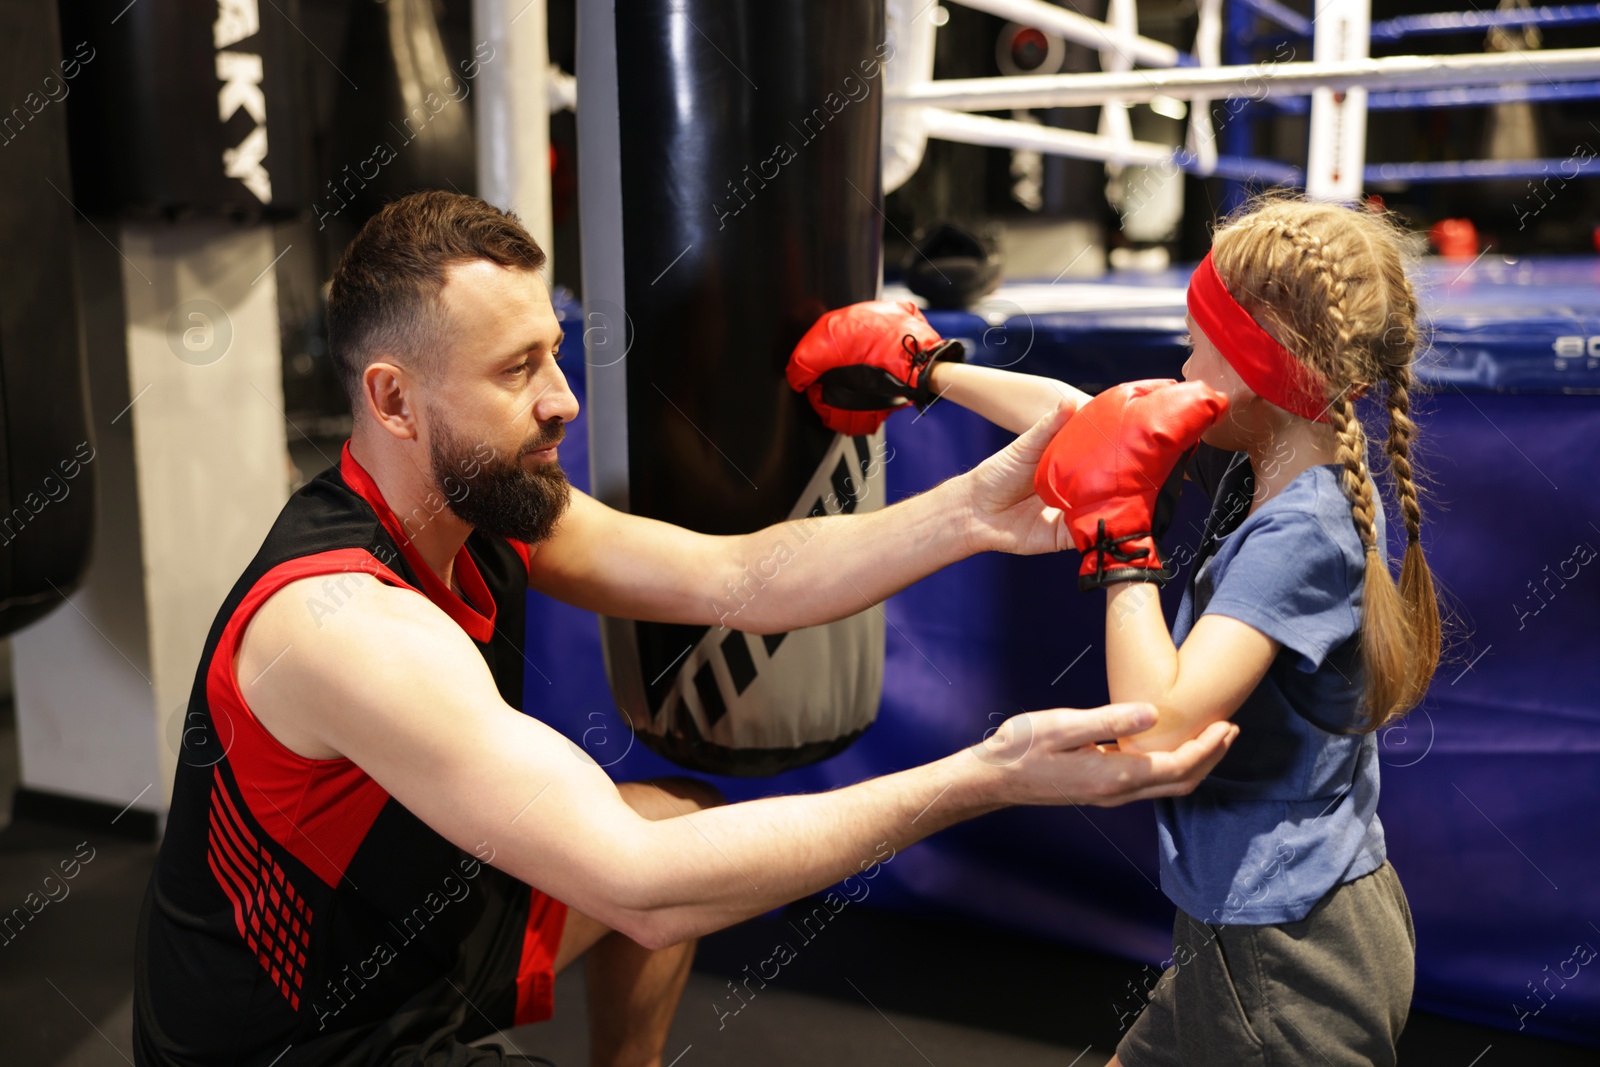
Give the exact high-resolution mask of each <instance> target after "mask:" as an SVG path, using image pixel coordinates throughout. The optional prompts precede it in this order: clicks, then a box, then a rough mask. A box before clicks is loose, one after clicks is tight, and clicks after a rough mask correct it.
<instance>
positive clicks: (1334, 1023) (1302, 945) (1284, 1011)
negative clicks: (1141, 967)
mask: <svg viewBox="0 0 1600 1067" xmlns="http://www.w3.org/2000/svg"><path fill="white" fill-rule="evenodd" d="M1172 940H1173V960H1174V961H1175V962H1174V965H1173V966H1171V967H1169V968H1167V970H1166V972H1165V973H1163V974H1162V975H1161V978H1160V980H1159V981H1158V982H1157V983H1156V985H1155V988H1154V989H1153V990H1152V992H1151V995H1150V1001H1149V1003H1148V1004H1147V1005H1146V1007H1145V1009H1144V1011H1143V1012H1141V1013H1140V1014H1139V1017H1138V1019H1136V1020H1135V1021H1134V1023H1133V1025H1132V1026H1131V1027H1130V1028H1129V1030H1128V1033H1127V1035H1126V1036H1125V1037H1123V1039H1122V1043H1121V1044H1120V1045H1118V1046H1117V1058H1118V1059H1120V1060H1121V1061H1122V1063H1123V1064H1124V1065H1125V1067H1205V1065H1210V1064H1217V1065H1219V1067H1304V1065H1313V1067H1347V1065H1348V1067H1372V1065H1378V1067H1384V1065H1390V1064H1393V1063H1394V1062H1395V1042H1396V1041H1397V1040H1398V1039H1399V1037H1400V1031H1401V1030H1402V1029H1403V1028H1404V1027H1405V1024H1406V1015H1407V1013H1408V1012H1409V1011H1410V1008H1411V985H1412V978H1413V972H1414V962H1415V955H1416V947H1417V938H1416V933H1415V932H1414V931H1413V929H1412V926H1411V909H1410V907H1409V906H1407V904H1406V896H1405V892H1404V891H1403V890H1402V889H1401V888H1400V879H1399V877H1398V876H1397V875H1396V874H1395V871H1394V868H1393V867H1392V866H1390V865H1389V864H1388V863H1387V862H1386V863H1384V865H1383V866H1382V867H1379V868H1378V869H1377V870H1375V871H1373V872H1372V873H1371V874H1368V875H1365V876H1363V877H1361V878H1357V879H1356V880H1355V881H1353V882H1347V883H1345V884H1344V885H1341V886H1336V887H1334V888H1333V889H1331V890H1329V891H1328V894H1327V895H1326V896H1324V897H1323V898H1322V899H1321V900H1319V901H1317V904H1316V907H1314V908H1312V909H1311V912H1310V914H1308V915H1307V916H1306V917H1305V918H1304V919H1301V920H1300V921H1299V922H1292V923H1281V924H1278V925H1275V926H1210V925H1208V924H1206V923H1203V922H1201V921H1200V920H1198V919H1196V918H1194V917H1192V916H1190V915H1187V914H1185V913H1184V912H1183V911H1182V910H1179V912H1178V916H1177V920H1176V922H1175V923H1174V924H1173V932H1172Z"/></svg>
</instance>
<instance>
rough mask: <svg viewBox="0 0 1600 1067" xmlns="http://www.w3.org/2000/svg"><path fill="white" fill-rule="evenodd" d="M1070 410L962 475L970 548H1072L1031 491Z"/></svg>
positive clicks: (1057, 515)
mask: <svg viewBox="0 0 1600 1067" xmlns="http://www.w3.org/2000/svg"><path fill="white" fill-rule="evenodd" d="M1072 412H1073V406H1072V404H1071V403H1070V402H1068V401H1062V403H1061V404H1060V405H1059V406H1057V408H1056V410H1055V411H1053V412H1051V413H1050V414H1048V415H1046V416H1045V417H1044V418H1042V419H1040V420H1039V421H1038V422H1036V423H1034V424H1033V428H1032V429H1030V430H1028V431H1027V432H1026V433H1024V434H1022V436H1020V437H1018V438H1017V439H1016V440H1015V441H1013V442H1011V444H1009V445H1007V446H1006V447H1005V448H1003V449H1001V450H1000V451H999V452H996V453H995V454H994V455H992V456H990V457H989V458H988V459H986V460H984V461H983V462H982V463H980V464H979V465H978V466H976V467H974V468H973V469H972V470H971V471H970V472H968V473H967V474H964V475H962V476H961V478H962V481H963V483H964V486H965V488H966V491H967V494H968V505H969V507H970V522H971V532H970V537H971V548H972V551H973V552H1015V553H1017V554H1019V555H1025V556H1027V555H1034V554H1037V553H1040V552H1059V551H1061V550H1062V549H1065V548H1071V547H1072V535H1071V533H1070V532H1069V531H1068V530H1067V528H1066V527H1065V526H1064V525H1062V522H1061V512H1060V511H1059V510H1057V509H1056V508H1052V507H1050V506H1049V505H1047V504H1045V502H1044V501H1042V500H1040V499H1039V496H1038V494H1037V493H1036V492H1035V491H1034V473H1035V471H1036V469H1037V468H1038V466H1039V461H1040V460H1041V459H1042V458H1043V457H1044V453H1045V449H1046V448H1048V447H1049V445H1050V441H1051V440H1052V439H1053V438H1054V437H1055V435H1056V433H1057V432H1058V431H1060V429H1061V428H1062V427H1063V426H1064V425H1066V422H1067V420H1068V419H1069V418H1071V417H1072ZM1108 736H1111V735H1108Z"/></svg>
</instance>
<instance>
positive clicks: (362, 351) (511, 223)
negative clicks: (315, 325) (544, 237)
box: [328, 190, 545, 408]
mask: <svg viewBox="0 0 1600 1067" xmlns="http://www.w3.org/2000/svg"><path fill="white" fill-rule="evenodd" d="M474 259H487V260H490V261H492V262H494V263H498V264H499V265H500V266H502V267H512V268H515V269H518V270H538V269H539V268H540V267H542V266H544V260H545V256H544V250H543V249H541V248H540V247H539V245H538V244H537V243H536V242H535V241H534V239H533V238H532V237H530V236H528V231H527V230H525V229H523V228H522V223H521V221H520V220H518V218H517V216H516V215H514V214H512V213H511V212H509V211H501V210H500V209H499V208H497V207H494V206H493V205H491V204H487V203H485V202H484V201H482V200H479V199H478V198H477V197H475V196H463V195H461V194H460V193H447V192H443V191H440V190H433V191H429V192H423V193H412V194H411V195H410V196H406V197H402V198H401V199H399V200H396V201H394V202H393V203H391V204H387V205H385V206H384V208H383V210H382V211H379V212H378V213H377V214H376V215H374V216H373V217H372V218H370V219H368V220H367V223H366V225H365V226H362V227H361V232H359V233H357V234H356V236H355V240H353V241H351V242H350V245H349V247H348V248H346V249H345V250H344V255H343V256H341V257H340V259H339V266H338V268H337V269H336V270H335V271H334V272H333V282H332V284H331V285H330V286H329V289H328V350H329V352H330V353H331V354H332V356H333V364H334V368H335V369H336V370H337V371H338V374H339V381H340V383H341V384H342V385H343V386H344V390H345V393H346V394H348V395H349V397H350V403H351V406H352V408H358V407H359V406H360V404H359V398H360V395H361V375H362V372H363V371H365V370H366V368H367V364H369V363H371V362H372V361H373V359H374V358H376V357H377V355H378V354H379V353H387V354H392V355H393V356H395V357H396V359H397V362H402V363H404V364H405V365H407V366H409V367H411V368H412V369H414V370H416V371H417V372H418V373H420V374H423V375H427V374H429V373H430V372H432V371H434V370H436V369H437V365H436V364H433V363H431V362H430V360H431V359H432V357H433V356H434V355H435V354H436V353H437V350H438V349H439V348H440V347H441V345H442V343H443V341H444V333H445V331H444V318H443V311H442V309H441V308H440V306H439V291H440V290H441V289H443V288H444V282H445V269H446V268H447V267H449V266H451V265H452V264H455V263H462V262H467V261H470V260H474Z"/></svg>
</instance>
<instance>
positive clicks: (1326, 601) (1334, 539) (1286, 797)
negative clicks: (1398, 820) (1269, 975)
mask: <svg viewBox="0 0 1600 1067" xmlns="http://www.w3.org/2000/svg"><path fill="white" fill-rule="evenodd" d="M1190 477H1191V478H1192V479H1193V480H1194V481H1195V482H1196V483H1197V484H1199V485H1200V486H1201V488H1203V489H1205V490H1206V492H1207V493H1208V494H1209V495H1210V496H1211V498H1212V510H1211V516H1210V518H1209V519H1208V520H1207V522H1206V529H1205V532H1204V535H1203V536H1202V539H1201V544H1200V551H1199V553H1198V555H1197V557H1196V559H1195V562H1194V564H1192V566H1194V568H1195V569H1194V570H1193V572H1192V574H1191V576H1190V579H1189V584H1188V587H1187V588H1186V589H1185V590H1184V595H1183V601H1182V603H1181V604H1180V606H1179V608H1178V615H1177V619H1176V620H1175V621H1174V623H1173V627H1172V639H1173V642H1174V643H1175V644H1179V645H1181V644H1182V643H1183V640H1184V638H1185V637H1187V636H1188V634H1189V632H1190V630H1192V629H1193V628H1194V624H1195V621H1196V620H1197V619H1199V617H1200V616H1202V615H1225V616H1227V617H1229V618H1232V619H1237V620H1239V621H1240V622H1243V623H1245V624H1246V625H1249V626H1252V627H1254V628H1255V629H1257V630H1259V631H1261V632H1262V633H1264V634H1266V635H1267V636H1268V637H1271V638H1273V639H1274V640H1276V641H1277V642H1279V643H1280V644H1281V645H1282V646H1283V647H1282V648H1281V649H1280V650H1279V652H1278V655H1277V658H1276V659H1274V660H1273V662H1272V666H1271V667H1270V668H1268V670H1267V673H1266V676H1265V677H1264V678H1262V680H1261V684H1260V685H1258V686H1256V688H1255V690H1254V691H1253V692H1252V693H1251V694H1250V695H1249V696H1248V697H1246V698H1245V701H1244V703H1243V704H1242V705H1240V707H1239V710H1238V711H1237V712H1236V713H1235V714H1234V715H1233V721H1234V722H1236V723H1238V724H1239V736H1238V738H1237V740H1235V741H1234V743H1233V747H1232V748H1231V749H1230V750H1229V752H1228V754H1227V756H1225V757H1223V760H1222V762H1221V763H1219V764H1218V765H1217V768H1216V770H1214V771H1213V772H1212V773H1211V775H1210V776H1209V777H1207V778H1206V779H1205V780H1204V781H1203V782H1201V783H1200V786H1199V788H1198V789H1196V790H1195V791H1194V792H1193V793H1191V794H1190V795H1188V796H1186V797H1176V798H1173V799H1170V800H1160V801H1157V802H1156V821H1157V824H1158V827H1159V832H1160V846H1161V889H1162V891H1163V892H1165V893H1166V895H1167V896H1168V897H1169V898H1171V900H1172V902H1173V903H1175V904H1176V905H1178V907H1180V908H1182V909H1183V910H1184V911H1186V912H1188V913H1189V914H1190V915H1192V916H1194V917H1195V918H1197V919H1200V920H1202V921H1205V922H1209V923H1212V924H1215V925H1261V924H1267V923H1285V922H1295V921H1297V920H1299V919H1303V918H1305V916H1306V913H1307V912H1309V911H1310V910H1311V908H1312V906H1313V905H1314V904H1316V902H1317V901H1318V900H1319V899H1320V898H1321V897H1322V896H1323V894H1325V893H1326V892H1327V891H1328V890H1329V889H1332V888H1333V887H1334V886H1336V885H1341V884H1343V883H1345V882H1349V881H1353V880H1355V879H1356V878H1359V877H1361V876H1362V875H1364V874H1368V873H1370V872H1372V871H1374V870H1376V869H1377V868H1378V867H1379V866H1381V865H1382V864H1383V861H1384V855H1385V853H1384V842H1383V826H1382V824H1381V823H1379V822H1378V750H1377V738H1376V736H1375V735H1374V734H1370V733H1368V734H1358V733H1351V732H1348V731H1350V730H1352V729H1354V728H1357V727H1359V726H1360V725H1361V723H1362V721H1363V718H1364V716H1363V711H1362V707H1363V702H1362V691H1363V687H1364V684H1365V682H1364V678H1363V674H1362V669H1361V651H1360V643H1361V583H1362V578H1363V575H1364V573H1365V562H1366V556H1365V551H1364V549H1363V548H1362V545H1361V539H1360V537H1359V536H1358V535H1357V534H1356V530H1355V524H1354V523H1353V522H1352V521H1351V518H1350V503H1349V501H1348V500H1346V499H1345V496H1344V493H1343V492H1342V491H1341V489H1340V477H1341V475H1340V468H1339V467H1337V466H1332V465H1329V466H1318V467H1312V468H1310V469H1308V470H1306V471H1303V472H1302V473H1301V474H1300V475H1299V476H1297V477H1296V478H1295V479H1294V480H1293V481H1291V482H1290V483H1289V484H1288V485H1287V486H1285V487H1284V488H1283V489H1282V490H1281V491H1280V492H1279V493H1278V495H1277V496H1275V497H1273V498H1272V499H1270V500H1268V501H1267V502H1266V503H1265V504H1263V505H1262V506H1261V507H1260V508H1259V509H1257V510H1256V512H1255V513H1254V514H1253V515H1250V514H1247V513H1248V512H1249V508H1250V501H1251V494H1252V483H1253V476H1252V474H1251V470H1250V461H1249V458H1248V457H1247V456H1246V455H1245V454H1244V453H1242V452H1223V451H1220V450H1218V449H1214V448H1211V447H1209V446H1206V445H1201V446H1200V448H1199V449H1198V450H1197V451H1196V453H1195V456H1194V459H1193V462H1192V464H1191V466H1190ZM1373 498H1374V502H1375V503H1377V504H1378V510H1377V527H1378V544H1379V546H1380V551H1382V546H1383V544H1384V540H1383V508H1382V504H1381V502H1379V501H1378V498H1377V494H1376V492H1374V494H1373Z"/></svg>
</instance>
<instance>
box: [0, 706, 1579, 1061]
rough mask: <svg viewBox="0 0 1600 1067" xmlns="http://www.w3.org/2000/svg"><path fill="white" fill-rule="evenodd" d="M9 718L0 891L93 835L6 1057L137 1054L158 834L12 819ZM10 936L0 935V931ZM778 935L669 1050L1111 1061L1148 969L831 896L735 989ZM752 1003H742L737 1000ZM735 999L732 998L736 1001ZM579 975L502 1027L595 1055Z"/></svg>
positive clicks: (1416, 1027) (698, 1055)
mask: <svg viewBox="0 0 1600 1067" xmlns="http://www.w3.org/2000/svg"><path fill="white" fill-rule="evenodd" d="M16 751H17V747H16V727H15V721H14V716H13V714H12V709H11V707H10V705H9V703H6V704H0V797H3V798H5V800H4V805H3V808H0V905H3V906H4V907H5V908H6V909H7V910H9V907H10V906H11V904H12V902H17V901H21V900H22V899H23V898H24V897H25V896H26V895H27V894H28V893H29V892H31V891H35V890H37V889H38V886H39V883H40V880H41V879H42V878H43V877H44V874H45V873H46V872H47V870H49V869H51V868H53V867H54V866H55V864H56V863H57V862H58V861H59V860H60V859H62V858H66V857H70V856H72V855H74V853H75V852H77V853H78V854H79V855H86V854H87V853H88V850H87V849H82V848H81V847H80V843H83V842H87V843H88V845H89V846H90V847H91V848H93V850H94V852H93V859H92V860H89V861H88V862H86V863H84V864H83V865H82V868H81V872H80V874H79V875H78V877H77V878H76V879H74V880H73V881H72V882H71V883H70V886H71V890H70V892H69V894H68V895H67V896H65V897H62V898H61V899H59V900H56V901H52V902H50V903H49V904H47V905H46V906H45V908H44V910H42V911H41V912H39V914H38V915H37V916H36V917H35V918H34V919H33V920H32V921H31V922H30V923H29V924H28V925H27V926H26V927H24V928H23V929H22V930H21V932H20V933H17V934H15V935H14V936H12V938H11V940H9V941H6V942H5V943H4V944H0V1064H6V1065H11V1064H17V1065H27V1067H102V1065H105V1067H110V1065H113V1064H117V1065H121V1064H130V1063H131V1062H132V1055H133V1054H132V1051H131V1048H130V1040H129V1034H130V1028H131V1025H132V1005H133V992H132V983H133V979H132V971H133V934H134V925H135V921H136V918H137V916H138V911H139V902H140V899H141V898H142V896H143V894H144V888H145V881H146V879H147V877H148V876H149V872H150V865H151V863H152V861H153V860H154V857H155V846H154V845H152V844H149V843H145V842H135V841H130V840H127V839H126V838H122V837H118V836H117V834H116V827H113V826H110V825H107V826H106V827H104V828H100V829H93V828H86V827H72V826H66V825H56V824H51V823H44V822H36V821H32V820H27V819H24V820H17V821H13V820H12V819H11V812H10V799H9V798H10V797H11V795H12V792H13V790H14V788H15V786H16V784H17V763H16ZM3 936H5V935H0V937H3ZM780 941H788V942H790V943H794V942H795V941H796V937H795V934H794V931H793V929H792V928H791V927H790V926H789V925H788V923H787V920H786V919H785V918H784V917H783V916H782V915H768V916H763V917H761V918H758V919H754V920H752V921H750V922H747V923H743V924H741V925H740V926H737V927H735V928H733V929H731V930H726V931H723V932H722V933H719V934H716V935H713V936H711V937H708V938H706V939H704V940H703V941H702V942H701V947H700V953H699V957H698V961H697V963H696V966H695V971H694V973H693V975H692V976H691V977H690V979H689V987H688V990H687V991H686V992H685V994H684V998H683V1004H682V1006H681V1008H680V1009H679V1011H678V1018H677V1022H676V1024H675V1025H674V1027H673V1030H672V1036H671V1038H670V1040H669V1041H668V1044H667V1049H666V1054H665V1056H664V1058H663V1063H664V1064H666V1065H668V1067H709V1065H716V1064H730V1065H731V1064H739V1065H743V1064H749V1063H761V1064H763V1065H767V1067H789V1065H800V1064H806V1065H811V1064H816V1063H873V1064H885V1065H892V1064H905V1065H907V1067H913V1065H917V1067H920V1065H922V1064H929V1065H943V1064H962V1065H964V1067H980V1065H987V1064H995V1065H1001V1064H1003V1065H1006V1067H1046V1065H1049V1067H1099V1065H1101V1064H1104V1063H1105V1062H1106V1061H1107V1060H1108V1059H1109V1058H1110V1055H1111V1052H1112V1050H1113V1049H1114V1048H1115V1047H1116V1042H1117V1037H1118V1030H1117V1016H1116V1009H1115V1008H1114V1007H1113V1005H1115V1004H1118V1003H1125V1002H1126V1001H1127V999H1128V997H1127V995H1126V990H1127V987H1128V983H1130V982H1134V981H1136V980H1137V979H1139V978H1140V976H1141V973H1142V970H1143V968H1142V967H1141V966H1140V965H1139V964H1136V963H1130V962H1128V961H1126V960H1119V959H1113V958H1109V957H1104V956H1098V955H1094V954H1090V953H1085V952H1080V951H1075V950H1072V949H1069V948H1064V947H1062V946H1058V945H1053V944H1048V943H1045V942H1041V941H1038V940H1035V939H1033V938H1028V937H1024V936H1021V935H1017V934H1012V933H1008V932H1005V931H1000V930H996V929H993V928H989V927H982V926H975V925H971V924H967V923H960V922H952V921H950V920H948V919H944V918H940V917H937V916H910V915H904V914H898V913H890V912H884V911H875V910H873V909H871V908H867V907H863V908H851V909H846V910H844V911H842V912H840V913H839V914H838V916H837V917H836V918H834V919H833V920H832V921H831V922H830V923H829V924H828V926H827V927H826V928H825V929H824V930H823V931H822V932H820V933H818V934H816V935H815V938H814V940H812V941H809V942H804V943H802V944H799V945H798V946H797V954H796V956H795V958H794V959H793V960H792V961H790V962H789V963H788V964H787V965H786V966H785V967H784V968H783V970H782V972H781V974H780V975H779V977H778V978H777V979H775V980H774V981H772V982H770V983H768V984H767V986H766V987H765V988H761V987H760V985H759V984H758V983H754V982H753V983H752V984H751V985H750V987H749V988H750V989H752V990H754V993H753V994H752V993H750V992H745V991H744V990H745V989H746V987H745V986H744V985H743V984H741V985H740V995H739V996H737V997H736V996H735V994H734V993H733V992H732V991H731V990H730V988H729V981H730V979H732V978H734V977H735V976H738V977H739V978H740V979H741V980H742V979H743V978H744V977H745V974H744V969H745V968H746V967H747V966H749V967H751V968H752V970H753V969H754V967H755V966H756V964H758V963H759V962H760V961H763V960H766V959H768V958H769V957H770V956H771V954H772V947H773V946H774V945H775V944H777V943H778V942H780ZM741 1004H742V1007H741ZM734 1009H738V1010H737V1011H736V1012H735V1010H734ZM586 1027H587V1022H586V1017H585V1008H584V992H583V975H582V972H581V969H579V968H574V969H572V970H570V971H568V972H567V973H566V974H564V975H562V976H561V978H560V979H559V980H558V981H557V983H556V1017H555V1019H554V1020H552V1021H551V1022H548V1023H544V1024H541V1025H538V1026H529V1027H522V1028H519V1029H517V1030H514V1031H510V1032H509V1033H507V1034H504V1035H501V1040H502V1044H503V1045H504V1046H505V1047H506V1048H507V1050H508V1051H509V1050H511V1049H513V1048H515V1049H517V1050H520V1051H523V1052H526V1053H531V1054H536V1055H540V1056H544V1057H546V1058H548V1059H550V1060H552V1061H554V1062H555V1063H557V1064H559V1065H561V1067H573V1065H581V1064H584V1063H586V1062H587V1059H588V1051H587V1046H588V1040H587V1036H586V1035H587V1029H586ZM1400 1050H1401V1062H1402V1063H1405V1064H1407V1065H1408V1067H1409V1065H1418V1067H1435V1065H1438V1067H1502V1065H1510V1064H1526V1063H1540V1064H1542V1065H1544V1067H1569V1065H1570V1067H1578V1065H1589V1067H1592V1065H1594V1064H1596V1063H1597V1062H1600V1054H1596V1053H1595V1052H1594V1051H1593V1050H1588V1049H1580V1048H1575V1047H1571V1046H1566V1045H1560V1044H1556V1043H1553V1042H1548V1041H1540V1040H1536V1039H1531V1038H1527V1037H1522V1036H1519V1035H1517V1034H1515V1033H1512V1032H1509V1031H1502V1030H1492V1029H1489V1028H1486V1027H1481V1026H1473V1025H1469V1024H1465V1023H1460V1022H1456V1021H1454V1020H1449V1019H1444V1018H1441V1017H1439V1016H1434V1015H1427V1014H1423V1013H1415V1014H1413V1015H1412V1017H1411V1022H1410V1024H1409V1026H1408V1028H1407V1030H1406V1033H1405V1036H1404V1038H1403V1039H1402V1040H1401V1044H1400Z"/></svg>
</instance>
